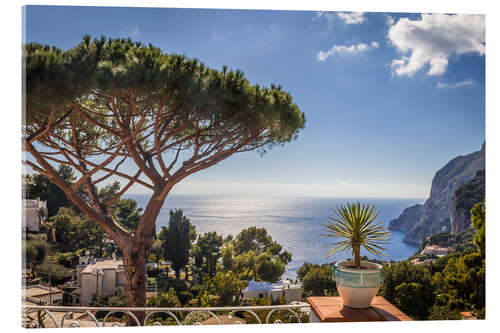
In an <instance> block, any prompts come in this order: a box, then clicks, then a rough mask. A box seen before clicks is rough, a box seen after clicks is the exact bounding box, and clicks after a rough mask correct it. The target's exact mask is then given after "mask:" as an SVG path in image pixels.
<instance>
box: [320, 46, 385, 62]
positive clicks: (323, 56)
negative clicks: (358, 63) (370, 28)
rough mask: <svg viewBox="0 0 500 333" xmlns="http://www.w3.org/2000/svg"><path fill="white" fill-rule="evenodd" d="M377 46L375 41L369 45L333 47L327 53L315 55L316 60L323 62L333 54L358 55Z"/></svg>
mask: <svg viewBox="0 0 500 333" xmlns="http://www.w3.org/2000/svg"><path fill="white" fill-rule="evenodd" d="M378 46H379V44H378V43H377V42H376V41H373V42H371V43H370V44H365V43H359V44H356V45H349V46H348V45H333V46H332V47H331V48H330V49H329V50H328V51H319V52H318V54H317V55H316V58H317V59H318V60H319V61H325V60H326V59H327V58H328V57H331V56H332V55H334V54H339V53H350V54H354V53H359V52H363V51H367V50H369V49H374V48H377V47H378Z"/></svg>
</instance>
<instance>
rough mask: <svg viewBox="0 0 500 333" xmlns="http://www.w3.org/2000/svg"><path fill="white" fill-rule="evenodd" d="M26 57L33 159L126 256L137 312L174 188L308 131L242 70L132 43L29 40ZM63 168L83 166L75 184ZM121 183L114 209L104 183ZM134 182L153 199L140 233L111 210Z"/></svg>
mask: <svg viewBox="0 0 500 333" xmlns="http://www.w3.org/2000/svg"><path fill="white" fill-rule="evenodd" d="M23 57H24V60H25V61H23V70H24V72H25V76H26V89H25V100H26V103H25V108H26V114H25V119H24V122H23V123H24V126H23V150H24V151H25V152H26V153H27V159H26V160H24V161H23V162H24V163H25V164H26V165H28V166H29V167H31V168H32V169H34V170H35V171H37V172H39V173H40V174H43V175H45V176H47V177H49V178H50V179H51V181H52V182H53V183H54V184H56V185H57V186H58V187H59V188H60V189H61V190H62V191H63V192H64V193H65V194H66V195H67V196H68V198H69V199H70V200H71V201H72V202H73V203H74V204H75V206H77V207H78V209H80V210H81V211H82V212H83V213H84V214H86V215H87V216H88V217H89V218H91V219H92V220H93V221H94V222H96V223H98V224H99V225H100V226H101V227H102V228H103V229H104V230H105V231H106V233H107V234H108V235H109V237H110V238H111V239H113V241H114V242H115V243H116V244H117V245H118V246H119V247H120V249H121V250H122V253H123V256H124V266H125V271H126V277H127V280H128V281H129V282H131V283H127V288H128V290H127V295H128V304H129V305H130V306H143V305H144V303H145V291H144V286H143V285H142V284H143V283H144V281H145V274H146V270H145V267H144V263H145V261H146V259H147V257H148V255H149V250H150V248H151V246H152V245H153V243H154V237H153V233H154V232H155V222H156V218H157V217H158V214H159V212H160V210H161V208H162V206H163V203H164V201H165V198H166V197H167V196H168V194H169V193H170V191H171V190H172V188H173V187H174V186H175V185H176V184H177V183H179V182H180V181H181V180H183V179H184V178H186V177H188V176H189V175H191V174H193V173H195V172H198V171H201V170H203V169H206V168H208V167H210V166H213V165H215V164H217V163H219V162H221V161H223V160H225V159H226V158H228V157H230V156H231V155H233V154H235V153H238V152H245V151H251V150H257V151H260V152H265V151H267V150H268V149H270V148H272V147H274V146H279V145H282V144H285V143H287V142H290V141H291V140H293V139H294V138H296V136H297V133H298V132H299V130H300V129H302V128H303V127H304V124H305V117H304V114H303V113H302V112H301V111H300V109H299V107H298V106H297V105H296V104H294V103H293V101H292V96H291V95H290V94H289V93H288V92H285V91H283V90H282V89H281V86H276V85H271V87H269V88H262V87H260V86H258V85H251V84H250V82H249V81H248V80H247V79H246V78H245V77H244V75H243V72H241V71H239V70H227V68H226V67H223V69H222V71H218V70H215V69H210V68H208V67H206V66H205V65H204V64H203V63H200V62H199V61H198V60H197V59H188V58H186V57H184V56H181V55H175V54H166V53H163V52H162V51H161V50H160V49H159V48H157V47H154V46H153V45H148V46H145V45H142V44H141V43H138V42H132V41H131V40H130V39H112V38H105V37H102V38H101V39H94V40H91V38H90V36H84V38H83V41H82V42H81V43H79V44H78V45H76V46H75V47H73V48H70V49H68V50H65V51H63V50H61V49H58V48H56V47H52V46H48V45H41V44H38V43H28V44H25V45H24V48H23ZM54 165H69V166H72V167H74V168H75V170H76V172H77V175H76V179H75V181H74V182H73V183H70V182H68V181H66V180H65V179H63V178H62V177H61V176H60V175H59V174H58V173H57V172H56V169H54ZM124 166H128V168H127V170H126V171H124ZM131 168H132V169H134V168H136V170H132V173H131V174H130V169H131ZM112 176H113V177H115V178H119V179H120V180H122V181H125V182H126V185H125V186H123V187H122V189H121V190H120V192H118V193H117V194H116V195H115V196H114V197H113V198H110V199H107V200H103V199H102V198H100V197H99V195H98V188H97V186H98V184H102V182H104V181H106V180H108V179H109V178H110V177H112ZM134 184H139V185H142V186H144V187H146V188H148V189H150V190H152V195H151V198H150V200H149V202H148V203H147V205H146V207H145V210H144V212H143V214H142V216H141V218H140V221H139V223H138V224H137V227H136V230H135V231H134V232H131V231H130V230H127V228H124V227H123V226H121V225H120V223H119V221H117V218H116V216H113V214H111V213H110V206H111V205H112V204H113V203H114V202H116V201H117V200H118V199H119V198H120V197H121V196H122V195H123V194H124V193H126V192H127V191H128V189H129V188H130V187H131V186H132V185H134ZM79 188H83V191H82V192H78V191H76V190H77V189H79Z"/></svg>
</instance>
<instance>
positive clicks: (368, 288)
mask: <svg viewBox="0 0 500 333" xmlns="http://www.w3.org/2000/svg"><path fill="white" fill-rule="evenodd" d="M361 266H362V267H364V268H363V269H356V268H353V267H354V262H352V261H342V262H338V263H336V264H335V266H333V269H332V277H333V279H334V280H335V282H336V284H337V290H338V291H339V294H340V297H341V298H342V302H343V303H344V305H345V306H347V307H350V308H357V309H362V308H368V307H370V305H371V303H372V300H373V298H374V297H375V295H377V292H378V290H379V289H380V286H381V285H382V284H383V279H384V277H383V273H382V265H379V264H375V263H371V262H367V261H362V262H361Z"/></svg>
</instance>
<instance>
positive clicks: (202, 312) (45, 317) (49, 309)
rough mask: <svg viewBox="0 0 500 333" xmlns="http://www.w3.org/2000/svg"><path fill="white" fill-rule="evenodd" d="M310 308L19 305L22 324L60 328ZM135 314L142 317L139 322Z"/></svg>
mask: <svg viewBox="0 0 500 333" xmlns="http://www.w3.org/2000/svg"><path fill="white" fill-rule="evenodd" d="M309 311H310V306H309V305H308V304H307V303H306V304H304V303H302V304H296V305H269V306H239V307H208V308H153V307H151V308H124V307H84V306H82V307H68V306H48V305H37V306H35V305H33V306H31V305H30V306H23V307H22V326H23V327H26V328H48V327H57V328H59V327H111V326H128V325H129V324H131V323H132V324H133V325H134V326H162V325H222V324H283V323H303V322H309ZM138 314H140V315H138ZM136 315H137V316H136ZM138 317H139V318H144V320H143V321H142V322H141V321H140V320H139V319H138Z"/></svg>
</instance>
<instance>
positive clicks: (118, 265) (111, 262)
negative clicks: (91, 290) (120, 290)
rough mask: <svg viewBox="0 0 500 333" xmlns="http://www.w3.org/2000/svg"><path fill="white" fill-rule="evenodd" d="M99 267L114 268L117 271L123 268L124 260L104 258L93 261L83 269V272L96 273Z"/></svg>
mask: <svg viewBox="0 0 500 333" xmlns="http://www.w3.org/2000/svg"><path fill="white" fill-rule="evenodd" d="M97 269H114V270H116V271H121V270H123V260H115V259H104V260H98V261H95V262H92V263H90V264H88V265H86V267H85V268H84V269H83V271H82V274H85V273H95V271H96V270H97Z"/></svg>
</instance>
